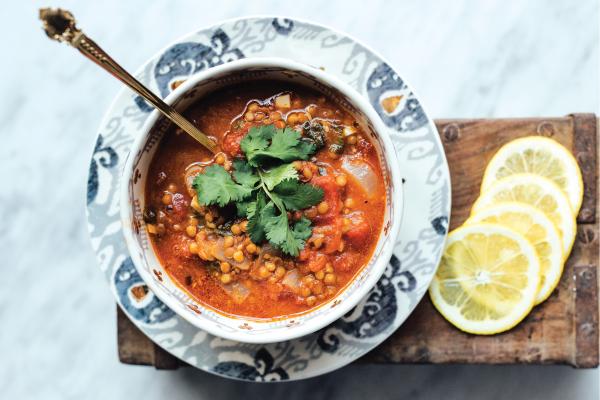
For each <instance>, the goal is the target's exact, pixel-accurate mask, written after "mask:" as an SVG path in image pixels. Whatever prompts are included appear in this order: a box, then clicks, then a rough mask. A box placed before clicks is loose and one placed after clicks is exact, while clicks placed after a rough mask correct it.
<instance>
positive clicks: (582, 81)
mask: <svg viewBox="0 0 600 400" xmlns="http://www.w3.org/2000/svg"><path fill="white" fill-rule="evenodd" d="M47 3H48V2H47V1H44V2H39V1H33V2H32V1H27V2H26V1H18V0H11V1H9V0H7V1H4V2H3V7H2V17H3V18H2V24H0V41H1V44H2V47H1V48H2V51H3V56H2V61H1V62H0V71H1V72H2V74H1V79H0V89H1V92H2V93H3V95H4V96H3V98H2V100H0V101H1V102H2V107H0V132H1V135H2V142H1V145H0V182H2V190H0V205H1V206H0V221H1V222H0V254H1V255H2V262H1V263H0V265H1V268H2V271H3V274H2V278H1V279H0V317H1V318H0V320H1V321H2V322H3V324H2V326H1V327H0V398H2V399H26V398H38V399H40V398H43V399H54V398H57V399H69V398H77V399H79V398H111V399H112V398H115V399H116V398H126V399H133V398H142V397H143V398H146V399H151V398H152V399H153V398H165V397H168V398H172V399H186V398H195V399H204V398H211V399H220V398H236V397H241V396H242V395H244V396H245V397H252V396H253V395H256V396H261V397H262V398H265V397H266V396H267V397H269V398H282V397H284V396H285V397H286V398H288V399H290V400H291V399H301V398H307V397H308V396H309V394H310V396H311V398H316V399H318V398H327V399H333V398H347V399H354V398H357V399H358V398H366V397H367V396H373V398H378V399H379V398H382V399H383V398H411V399H436V398H442V397H443V398H445V399H484V398H485V399H504V398H510V399H514V400H518V399H545V400H551V399H581V400H588V399H589V400H592V399H598V396H599V395H598V390H599V389H598V371H597V370H589V371H576V370H573V369H571V368H569V367H525V366H518V367H517V366H506V367H481V366H350V367H347V368H345V369H343V370H341V371H338V372H335V373H332V374H330V375H327V376H325V377H322V378H317V379H312V380H309V381H305V382H299V383H292V384H277V385H269V386H266V385H257V384H243V383H236V382H231V381H227V380H224V379H221V378H216V377H213V376H210V375H208V374H206V373H203V372H199V371H195V370H191V369H185V370H180V371H176V372H164V371H155V370H153V369H150V368H144V367H132V366H125V365H121V364H119V362H118V360H117V355H116V337H115V307H114V301H113V299H112V298H111V295H110V293H109V291H108V286H107V284H106V283H105V282H104V279H103V277H102V275H101V274H100V272H99V271H98V270H97V269H96V267H95V261H94V257H93V254H92V251H91V248H90V245H89V243H88V239H87V234H86V228H85V215H84V192H85V184H86V175H87V168H88V162H89V156H90V154H91V150H92V145H93V141H94V138H95V132H96V127H97V126H98V123H99V122H100V118H101V116H102V113H103V112H104V109H105V108H106V107H107V106H108V105H109V103H110V101H111V99H112V98H113V96H114V95H115V94H116V92H117V90H118V89H119V85H118V84H117V83H116V81H114V80H112V79H110V78H109V77H108V76H107V75H106V74H105V73H104V72H102V71H100V70H98V69H97V68H96V67H95V66H93V65H92V64H91V63H89V62H85V61H84V60H83V59H82V58H81V57H80V56H79V55H77V54H76V53H75V52H74V51H72V50H70V49H68V48H66V47H65V46H60V45H58V44H55V43H50V42H49V41H48V40H47V39H46V38H45V37H44V35H43V34H42V32H41V31H40V29H39V24H38V22H37V21H36V9H37V7H38V6H42V5H45V4H47ZM54 3H55V4H56V5H62V6H64V7H67V8H70V9H72V10H73V11H74V12H75V15H76V16H77V17H78V20H79V21H80V24H81V26H83V27H84V28H85V30H86V31H87V32H88V33H89V34H90V35H91V36H93V37H94V38H96V39H97V41H98V42H99V43H101V44H102V45H103V46H104V47H105V48H106V49H109V50H110V51H111V52H112V53H113V54H114V56H115V58H116V59H117V60H119V61H120V62H121V63H122V64H123V65H124V66H125V67H127V68H129V69H135V68H136V67H137V66H138V65H139V64H140V63H142V62H143V61H144V60H145V59H146V58H147V57H148V55H149V54H152V53H154V52H156V51H157V50H158V49H160V48H161V47H162V46H163V45H165V44H166V43H167V42H169V41H171V40H172V39H174V38H176V37H178V36H181V35H183V34H184V33H186V32H188V31H191V30H194V29H196V28H198V27H200V26H204V25H207V24H212V23H214V22H217V21H219V20H221V19H224V18H231V17H236V16H242V15H248V14H259V13H270V14H287V15H290V16H293V17H301V18H307V19H313V20H315V21H317V22H321V23H326V24H329V25H332V26H334V27H336V28H338V29H341V30H343V31H346V32H349V33H350V34H352V35H354V36H355V37H357V38H360V39H361V40H362V41H364V42H365V43H367V44H369V45H371V46H373V47H374V48H375V49H377V50H378V51H379V52H380V53H381V54H383V55H384V57H386V58H387V59H388V60H389V61H390V62H391V63H392V64H394V65H396V66H398V68H399V69H400V71H402V74H403V77H405V78H407V79H408V80H409V82H411V83H412V85H413V86H414V87H415V88H416V89H417V91H418V93H419V94H420V96H421V97H422V98H423V99H424V102H425V105H426V106H427V108H428V111H429V112H430V113H431V115H433V116H434V117H509V116H538V115H545V116H548V115H564V114H567V113H570V112H586V111H587V112H598V108H599V107H598V106H599V98H598V85H599V63H598V56H599V40H598V33H599V31H598V12H599V7H598V4H597V2H596V1H593V0H578V1H572V0H570V1H569V0H565V1H552V2H549V1H531V0H529V1H518V0H514V1H507V0H489V1H475V0H473V1H465V0H462V1H461V0H457V1H452V2H450V1H443V0H440V1H403V2H400V1H398V2H391V1H387V2H386V1H380V0H370V1H368V2H364V1H361V2H359V1H356V2H350V1H331V0H330V1H317V0H314V1H313V0H311V1H308V0H304V1H302V2H294V3H291V2H282V1H260V2H259V1H254V2H249V1H246V2H242V1H227V0H220V1H218V2H210V3H213V5H209V2H199V1H177V2H174V1H166V0H165V1H152V2H150V1H142V0H139V1H119V0H103V1H101V2H92V1H88V2H81V1H74V0H73V1H56V2H54ZM215 4H216V5H215ZM392 4H393V5H392ZM7 16H9V17H7ZM406 53H412V54H415V55H416V58H413V59H412V60H410V61H409V60H408V59H407V57H405V56H404V55H403V54H406ZM448 345H449V346H450V345H451V343H449V344H448Z"/></svg>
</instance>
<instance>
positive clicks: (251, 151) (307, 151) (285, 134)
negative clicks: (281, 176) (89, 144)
mask: <svg viewBox="0 0 600 400" xmlns="http://www.w3.org/2000/svg"><path fill="white" fill-rule="evenodd" d="M267 127H270V129H268V130H266V128H267ZM273 130H274V133H273ZM263 131H265V132H264V133H263ZM249 136H250V133H248V135H246V136H245V137H244V139H242V144H241V147H242V150H243V151H244V153H245V154H246V158H247V159H248V163H249V164H250V165H252V166H258V165H259V164H261V163H263V162H265V161H268V160H272V159H277V160H281V161H284V162H290V161H294V160H306V159H308V157H309V156H310V155H311V154H312V153H314V152H315V150H316V147H315V145H314V144H312V143H310V142H308V141H304V140H300V132H297V131H295V130H293V129H289V128H284V129H275V128H273V126H272V125H267V126H263V127H259V128H257V129H256V130H255V131H254V132H253V134H252V137H251V138H250V139H248V141H247V142H246V143H244V140H246V138H248V137H249ZM269 136H270V138H271V143H270V144H268V147H267V146H265V143H268V139H267V138H268V137H269Z"/></svg>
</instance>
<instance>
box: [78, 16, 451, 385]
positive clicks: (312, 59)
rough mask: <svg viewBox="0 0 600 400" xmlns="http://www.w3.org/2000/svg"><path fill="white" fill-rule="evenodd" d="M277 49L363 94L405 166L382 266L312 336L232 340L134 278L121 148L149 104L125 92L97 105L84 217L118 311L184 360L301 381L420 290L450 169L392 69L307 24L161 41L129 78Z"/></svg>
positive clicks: (253, 26) (366, 336)
mask: <svg viewBox="0 0 600 400" xmlns="http://www.w3.org/2000/svg"><path fill="white" fill-rule="evenodd" d="M266 56H275V57H285V58H290V59H293V60H296V61H299V62H307V61H308V63H310V64H312V65H314V66H317V67H322V68H324V69H325V70H326V71H327V72H329V73H331V74H334V75H336V76H337V77H338V78H340V79H343V80H344V81H346V82H347V83H349V84H350V85H351V86H353V87H354V88H355V89H356V90H358V91H359V93H361V94H363V95H364V96H366V97H367V98H368V99H369V101H370V102H371V104H372V105H373V107H374V108H375V110H376V111H377V113H378V114H379V116H380V117H381V119H382V120H383V122H384V123H385V125H386V126H387V127H388V129H389V134H390V135H391V137H392V141H393V143H394V146H395V148H396V151H397V154H398V157H399V162H400V165H401V171H402V173H403V174H404V179H403V181H404V183H403V184H404V193H405V199H404V215H403V222H402V227H401V229H400V235H399V239H398V243H397V244H396V247H395V249H394V255H393V256H392V258H391V260H390V263H389V265H388V268H387V269H386V272H385V273H384V275H383V277H382V278H381V279H380V280H379V282H378V283H377V285H376V286H375V287H374V288H373V289H372V290H371V291H370V293H369V294H368V296H367V297H365V298H364V299H363V300H362V301H361V302H360V303H359V305H358V306H357V307H356V308H354V309H353V310H351V311H350V312H348V313H347V314H346V315H345V316H344V317H343V318H341V319H339V320H338V321H336V322H334V323H333V324H331V325H330V326H328V327H326V328H323V329H321V330H320V331H318V332H315V333H313V334H311V335H308V336H305V337H302V338H299V339H295V340H291V341H287V342H281V343H272V344H268V345H257V344H246V343H238V342H234V341H230V340H224V339H221V338H218V337H215V336H212V335H210V334H208V333H206V332H204V331H201V330H198V329H197V328H195V327H194V326H192V325H191V324H189V323H188V322H186V321H185V320H184V319H182V318H180V317H178V316H177V315H176V314H175V313H174V312H173V311H171V310H170V309H169V308H168V307H166V306H165V305H164V304H163V303H162V302H161V301H160V300H159V299H158V298H157V297H155V296H154V295H153V294H152V292H150V291H149V290H148V288H147V287H146V286H145V285H144V282H143V281H142V279H141V278H140V276H139V275H138V274H137V272H136V270H135V267H134V265H133V263H132V261H131V258H130V256H129V254H128V252H127V248H126V246H125V241H124V239H123V235H122V231H121V222H120V218H119V180H120V176H121V171H122V168H123V165H124V163H125V160H126V158H127V157H128V153H129V147H130V146H131V144H132V142H133V140H134V138H135V137H136V135H137V134H138V133H139V132H140V130H141V128H142V125H143V123H144V121H145V119H146V118H147V117H148V115H149V113H150V111H152V108H151V107H150V106H149V105H148V104H146V103H145V101H144V100H143V99H141V98H139V97H137V96H136V95H134V94H133V93H132V92H130V91H128V90H123V91H121V92H120V93H119V95H118V96H117V98H116V99H115V101H114V102H113V104H112V105H111V106H110V108H109V110H108V112H107V113H106V115H105V117H104V119H103V121H102V123H101V126H100V129H99V133H98V137H97V140H96V145H95V147H94V151H93V154H92V158H91V162H90V169H89V176H88V185H87V217H88V229H89V233H90V238H91V242H92V246H93V248H94V250H95V252H96V255H97V259H98V264H99V266H100V269H101V270H102V272H103V273H104V275H105V277H106V278H107V279H108V281H109V283H110V287H111V289H112V291H113V294H114V295H115V297H116V299H117V301H118V303H119V305H120V306H121V308H122V309H123V310H124V311H125V313H126V314H127V315H128V317H129V318H130V319H131V320H132V321H133V322H134V323H135V324H136V325H137V326H138V327H139V328H140V329H141V330H142V331H143V332H144V333H145V334H146V335H148V337H150V339H152V340H153V341H154V342H156V343H157V344H158V345H160V346H161V347H163V348H164V349H165V350H167V351H169V352H170V353H172V354H173V355H175V356H176V357H179V358H180V359H182V360H184V361H185V362H187V363H189V364H191V365H193V366H195V367H197V368H200V369H203V370H205V371H208V372H211V373H214V374H218V375H221V376H224V377H230V378H234V379H240V380H247V381H277V380H294V379H303V378H308V377H312V376H317V375H320V374H324V373H327V372H329V371H333V370H335V369H337V368H340V367H342V366H344V365H346V364H348V363H350V362H352V361H353V360H355V359H357V358H359V357H360V356H362V355H364V354H365V353H366V352H368V351H369V350H371V349H373V348H374V347H375V346H377V345H378V344H379V343H381V342H382V341H383V340H384V339H386V338H387V337H388V336H389V335H390V334H392V333H393V332H394V331H395V330H396V329H397V328H398V327H399V326H400V325H401V324H402V323H403V322H404V321H405V320H406V318H407V317H408V315H409V314H410V313H411V311H412V310H413V309H414V308H415V307H416V305H417V304H418V302H419V301H420V299H421V298H422V297H423V295H424V294H425V292H426V290H427V287H428V286H429V283H430V281H431V279H432V277H433V275H434V273H435V271H436V268H437V265H438V262H439V260H440V257H441V252H442V250H443V246H444V243H445V239H446V235H447V227H448V222H449V215H450V201H451V196H450V176H449V171H448V164H447V162H446V158H445V155H444V150H443V147H442V144H441V142H440V140H439V136H438V132H437V130H436V128H435V126H434V125H433V122H432V120H431V119H430V118H429V117H428V116H427V115H426V113H425V111H424V110H423V107H422V105H421V103H420V101H419V100H418V99H417V98H416V96H415V95H414V94H413V92H412V90H411V89H410V88H409V87H408V85H407V84H406V83H405V82H404V81H403V80H402V78H401V77H400V75H399V74H398V73H397V72H396V71H395V70H394V69H393V68H392V67H391V66H390V65H388V64H387V63H386V62H385V61H384V60H383V59H382V58H381V57H379V56H378V55H377V54H376V53H374V52H373V51H372V50H370V49H369V48H367V47H365V46H364V45H362V44H361V43H359V42H357V41H356V40H354V39H352V38H350V37H348V36H346V35H344V34H342V33H339V32H336V31H334V30H332V29H330V28H327V27H323V26H319V25H315V24H312V23H309V22H303V21H299V20H292V19H287V18H274V17H252V18H242V19H236V20H231V21H227V22H224V23H222V24H220V25H216V26H212V27H210V28H207V29H202V30H200V31H198V32H195V33H192V34H189V35H187V36H185V37H184V38H182V39H180V40H178V41H176V42H175V43H172V44H171V45H169V46H168V47H167V48H166V49H163V50H162V51H161V52H160V53H159V54H158V55H156V56H154V57H153V58H152V59H151V60H149V61H148V62H147V63H146V64H145V65H144V66H143V67H142V69H141V70H140V71H139V72H138V74H137V77H138V79H140V80H141V81H142V82H143V83H144V84H146V85H148V86H149V87H150V88H151V89H152V90H154V91H155V92H156V93H159V94H160V95H161V96H162V97H165V96H167V95H168V94H169V93H170V91H171V90H172V88H173V87H174V85H175V84H176V83H177V82H178V81H181V80H184V79H186V78H187V77H189V76H190V75H192V74H194V73H196V72H198V71H202V70H203V69H206V68H210V67H213V66H215V65H219V64H222V63H226V62H229V61H232V60H237V59H240V58H245V57H266Z"/></svg>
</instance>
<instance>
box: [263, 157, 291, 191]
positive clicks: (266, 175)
mask: <svg viewBox="0 0 600 400" xmlns="http://www.w3.org/2000/svg"><path fill="white" fill-rule="evenodd" d="M260 176H261V178H262V180H263V182H264V183H265V185H267V189H269V190H273V188H274V187H275V186H277V185H279V184H280V183H281V182H283V181H284V180H286V179H298V171H296V168H294V165H293V164H291V163H290V164H281V165H280V166H278V167H275V168H271V169H270V170H268V171H265V172H263V173H261V174H260Z"/></svg>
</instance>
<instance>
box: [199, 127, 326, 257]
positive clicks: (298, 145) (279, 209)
mask: <svg viewBox="0 0 600 400" xmlns="http://www.w3.org/2000/svg"><path fill="white" fill-rule="evenodd" d="M240 145H241V149H242V151H243V152H244V153H245V155H246V159H247V160H242V159H236V160H234V161H233V171H232V173H231V174H229V173H228V172H227V171H226V170H225V169H224V168H223V167H222V166H220V165H211V166H210V167H207V168H206V169H205V170H204V172H203V173H202V174H199V175H198V176H197V177H196V178H195V179H194V182H193V187H194V190H196V192H197V193H198V201H199V203H200V204H203V205H211V204H218V205H219V206H221V207H224V206H225V205H227V204H229V203H232V202H233V203H235V207H236V209H237V214H238V216H239V217H246V218H247V219H248V234H249V235H250V239H251V240H252V241H253V242H254V243H261V242H264V241H265V240H268V241H269V242H270V243H271V244H272V245H273V246H275V247H277V248H279V249H280V250H281V251H282V252H283V253H286V254H288V255H291V256H297V255H298V254H299V251H300V250H301V249H303V248H304V245H305V242H306V239H308V238H309V237H310V235H311V234H312V230H311V227H310V225H311V222H310V220H308V219H306V218H304V217H302V219H300V220H299V221H297V222H296V223H292V224H291V223H290V221H289V220H288V210H301V209H304V208H307V207H310V206H312V205H315V204H317V203H319V202H320V201H321V200H322V199H323V190H322V189H321V188H319V187H317V186H313V185H309V184H303V183H300V182H299V180H298V172H297V171H296V169H295V168H294V166H293V164H292V163H290V162H291V161H295V160H298V159H301V160H306V159H307V158H308V157H309V156H310V155H311V154H313V153H314V152H315V150H316V146H315V144H314V143H312V142H311V141H310V140H306V139H302V138H301V135H300V133H299V132H297V131H295V130H292V129H276V128H275V127H274V126H273V125H266V126H259V127H253V128H251V129H250V131H249V132H248V134H247V135H246V136H245V137H244V138H243V139H242V141H241V143H240ZM282 162H283V164H281V163H282Z"/></svg>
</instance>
